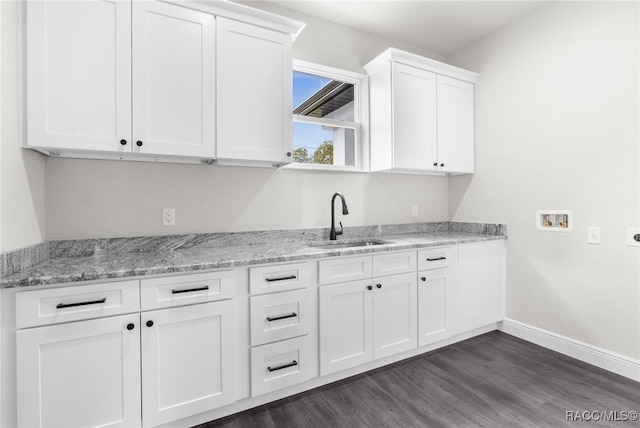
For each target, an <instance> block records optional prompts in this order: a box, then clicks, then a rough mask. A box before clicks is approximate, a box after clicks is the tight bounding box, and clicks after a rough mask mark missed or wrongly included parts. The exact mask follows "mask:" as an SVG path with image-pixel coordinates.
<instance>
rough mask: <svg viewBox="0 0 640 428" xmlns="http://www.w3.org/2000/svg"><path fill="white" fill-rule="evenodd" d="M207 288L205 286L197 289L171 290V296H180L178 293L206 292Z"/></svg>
mask: <svg viewBox="0 0 640 428" xmlns="http://www.w3.org/2000/svg"><path fill="white" fill-rule="evenodd" d="M208 289H209V286H208V285H205V286H204V287H197V288H183V289H180V290H175V289H173V290H171V294H180V293H191V292H193V291H205V290H208Z"/></svg>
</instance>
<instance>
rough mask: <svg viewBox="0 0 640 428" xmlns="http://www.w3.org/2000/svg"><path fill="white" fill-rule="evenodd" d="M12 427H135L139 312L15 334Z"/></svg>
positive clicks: (138, 384) (138, 410)
mask: <svg viewBox="0 0 640 428" xmlns="http://www.w3.org/2000/svg"><path fill="white" fill-rule="evenodd" d="M17 378H18V394H17V397H18V426H19V427H29V428H34V427H71V426H77V427H81V426H85V427H86V426H110V427H123V428H125V427H126V428H130V427H136V426H137V427H139V426H140V315H139V314H137V313H136V314H130V315H120V316H116V317H109V318H100V319H95V320H89V321H78V322H72V323H67V324H58V325H51V326H45V327H37V328H32V329H26V330H18V332H17Z"/></svg>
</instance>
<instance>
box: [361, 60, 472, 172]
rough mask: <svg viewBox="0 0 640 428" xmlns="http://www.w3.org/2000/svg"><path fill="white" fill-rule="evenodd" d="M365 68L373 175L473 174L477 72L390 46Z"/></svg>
mask: <svg viewBox="0 0 640 428" xmlns="http://www.w3.org/2000/svg"><path fill="white" fill-rule="evenodd" d="M364 69H365V70H366V71H367V73H368V74H369V82H370V105H371V135H370V139H371V170H372V171H395V172H406V173H417V174H420V173H426V174H432V173H433V174H447V175H457V174H471V173H473V171H474V113H473V87H474V82H475V80H476V77H477V74H476V73H473V72H470V71H467V70H463V69H460V68H457V67H453V66H450V65H448V64H444V63H441V62H438V61H434V60H431V59H428V58H424V57H421V56H418V55H414V54H410V53H408V52H403V51H400V50H397V49H393V48H389V49H387V50H386V51H385V52H383V53H382V54H380V55H379V56H378V57H376V58H374V59H373V60H372V61H370V62H369V63H368V64H367V65H365V66H364Z"/></svg>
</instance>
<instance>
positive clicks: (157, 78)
mask: <svg viewBox="0 0 640 428" xmlns="http://www.w3.org/2000/svg"><path fill="white" fill-rule="evenodd" d="M215 52H216V51H215V17H214V16H213V15H210V14H207V13H203V12H198V11H194V10H190V9H186V8H183V7H180V6H176V5H172V4H167V3H161V2H143V1H140V2H138V1H135V2H133V145H132V148H133V150H134V152H136V153H137V152H140V153H154V154H164V155H173V156H193V157H204V158H213V157H214V156H215V120H214V118H215V72H216V70H215Z"/></svg>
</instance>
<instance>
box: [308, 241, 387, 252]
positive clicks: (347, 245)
mask: <svg viewBox="0 0 640 428" xmlns="http://www.w3.org/2000/svg"><path fill="white" fill-rule="evenodd" d="M384 244H391V242H389V241H382V240H380V239H367V240H363V241H350V242H349V241H346V242H340V241H336V242H331V243H328V244H327V243H322V244H309V246H310V247H313V248H319V249H322V250H339V249H342V248H357V247H374V246H376V245H384Z"/></svg>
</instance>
